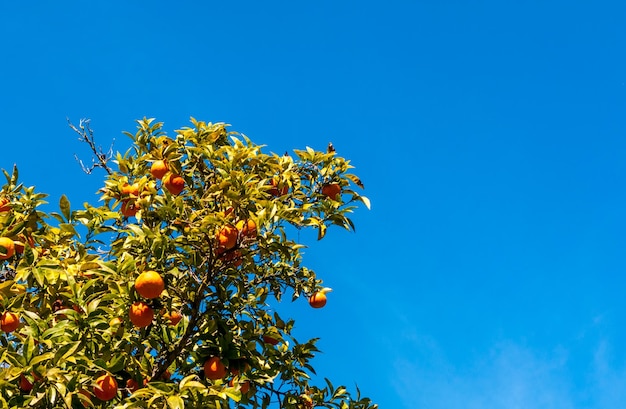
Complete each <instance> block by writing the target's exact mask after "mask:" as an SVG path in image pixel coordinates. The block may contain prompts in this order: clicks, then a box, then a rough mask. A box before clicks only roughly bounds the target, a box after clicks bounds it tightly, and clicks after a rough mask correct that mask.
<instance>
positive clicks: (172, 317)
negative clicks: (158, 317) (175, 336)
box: [163, 311, 183, 325]
mask: <svg viewBox="0 0 626 409" xmlns="http://www.w3.org/2000/svg"><path fill="white" fill-rule="evenodd" d="M163 318H165V319H166V320H168V321H169V322H170V325H176V324H178V323H179V322H180V320H182V319H183V314H181V313H180V312H178V311H172V312H171V313H167V312H166V313H165V314H163Z"/></svg>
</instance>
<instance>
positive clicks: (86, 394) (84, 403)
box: [77, 389, 92, 408]
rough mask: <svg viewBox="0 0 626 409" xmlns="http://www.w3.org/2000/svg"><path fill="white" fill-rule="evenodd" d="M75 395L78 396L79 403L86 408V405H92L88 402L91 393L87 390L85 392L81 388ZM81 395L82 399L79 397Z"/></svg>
mask: <svg viewBox="0 0 626 409" xmlns="http://www.w3.org/2000/svg"><path fill="white" fill-rule="evenodd" d="M77 395H78V396H79V397H78V400H79V402H80V403H81V405H82V406H83V408H86V407H87V406H92V405H90V404H89V402H90V401H91V394H90V393H89V392H87V390H85V389H81V390H79V391H78V394H77ZM81 396H82V397H83V398H82V399H81V398H80V397H81ZM83 399H84V400H83Z"/></svg>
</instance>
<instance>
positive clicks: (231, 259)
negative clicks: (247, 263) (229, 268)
mask: <svg viewBox="0 0 626 409" xmlns="http://www.w3.org/2000/svg"><path fill="white" fill-rule="evenodd" d="M217 251H218V255H220V256H221V259H222V260H223V261H224V262H225V263H232V265H233V266H234V267H239V266H240V265H242V264H243V257H242V255H241V251H239V250H234V251H229V252H226V249H225V248H224V247H220V248H218V249H217Z"/></svg>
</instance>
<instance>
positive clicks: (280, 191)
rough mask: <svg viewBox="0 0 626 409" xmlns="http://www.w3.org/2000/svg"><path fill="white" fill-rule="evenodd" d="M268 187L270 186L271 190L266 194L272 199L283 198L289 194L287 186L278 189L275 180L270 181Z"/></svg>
mask: <svg viewBox="0 0 626 409" xmlns="http://www.w3.org/2000/svg"><path fill="white" fill-rule="evenodd" d="M270 185H272V188H271V189H269V190H268V192H269V193H270V195H272V196H274V197H279V196H284V195H286V194H287V192H289V186H283V187H281V188H280V189H279V188H278V181H276V180H275V179H272V180H270Z"/></svg>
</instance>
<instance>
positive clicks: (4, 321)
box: [0, 311, 20, 333]
mask: <svg viewBox="0 0 626 409" xmlns="http://www.w3.org/2000/svg"><path fill="white" fill-rule="evenodd" d="M19 325H20V317H19V315H17V314H16V313H14V312H9V311H5V312H4V314H2V316H0V329H2V331H4V332H6V333H9V332H13V331H15V330H16V329H17V327H18V326H19Z"/></svg>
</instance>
